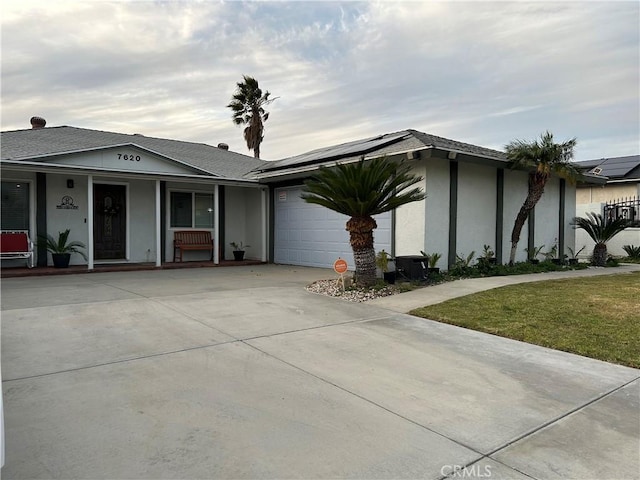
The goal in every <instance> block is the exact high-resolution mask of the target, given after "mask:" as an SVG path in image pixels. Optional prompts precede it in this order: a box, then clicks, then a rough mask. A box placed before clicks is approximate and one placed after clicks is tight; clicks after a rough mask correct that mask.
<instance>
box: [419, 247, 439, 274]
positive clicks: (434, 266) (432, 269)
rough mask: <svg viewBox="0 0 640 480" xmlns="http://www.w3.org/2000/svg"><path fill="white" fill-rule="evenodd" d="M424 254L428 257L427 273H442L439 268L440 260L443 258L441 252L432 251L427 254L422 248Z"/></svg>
mask: <svg viewBox="0 0 640 480" xmlns="http://www.w3.org/2000/svg"><path fill="white" fill-rule="evenodd" d="M420 253H421V254H422V256H423V257H424V258H425V259H426V262H427V265H428V267H427V272H426V273H427V275H430V274H436V273H440V268H438V261H439V260H440V259H441V258H442V255H441V254H440V253H431V254H427V253H425V252H423V251H422V250H420Z"/></svg>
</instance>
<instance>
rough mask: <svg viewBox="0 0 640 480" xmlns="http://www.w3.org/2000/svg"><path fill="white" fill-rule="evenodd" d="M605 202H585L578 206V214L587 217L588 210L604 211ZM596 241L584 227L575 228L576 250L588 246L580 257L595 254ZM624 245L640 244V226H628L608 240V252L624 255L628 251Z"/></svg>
mask: <svg viewBox="0 0 640 480" xmlns="http://www.w3.org/2000/svg"><path fill="white" fill-rule="evenodd" d="M603 207H604V204H602V203H584V204H582V205H577V206H576V216H577V217H586V213H587V212H594V213H602V209H603ZM594 245H595V242H594V241H593V240H591V237H589V235H587V233H586V232H585V231H584V230H582V229H576V230H575V246H576V248H575V250H580V249H581V248H582V247H583V246H585V247H586V248H585V249H584V250H583V251H582V253H581V254H580V256H579V258H581V259H588V258H590V257H591V255H592V254H593V247H594ZM624 245H635V246H640V228H627V229H625V230H624V231H623V232H621V233H619V234H618V235H616V236H615V237H613V238H612V239H611V240H609V242H607V252H608V253H609V254H610V255H614V256H619V257H624V256H626V255H627V253H626V252H625V251H624V250H623V249H622V247H623V246H624Z"/></svg>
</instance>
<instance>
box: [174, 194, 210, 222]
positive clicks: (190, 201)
mask: <svg viewBox="0 0 640 480" xmlns="http://www.w3.org/2000/svg"><path fill="white" fill-rule="evenodd" d="M171 228H213V194H211V193H197V192H171Z"/></svg>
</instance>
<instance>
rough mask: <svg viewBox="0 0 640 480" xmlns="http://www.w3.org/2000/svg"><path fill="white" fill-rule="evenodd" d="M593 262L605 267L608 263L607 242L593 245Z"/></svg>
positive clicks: (597, 265) (595, 264)
mask: <svg viewBox="0 0 640 480" xmlns="http://www.w3.org/2000/svg"><path fill="white" fill-rule="evenodd" d="M591 263H592V264H593V265H594V266H596V267H604V266H605V265H606V264H607V244H606V243H596V245H595V247H593V257H592V258H591Z"/></svg>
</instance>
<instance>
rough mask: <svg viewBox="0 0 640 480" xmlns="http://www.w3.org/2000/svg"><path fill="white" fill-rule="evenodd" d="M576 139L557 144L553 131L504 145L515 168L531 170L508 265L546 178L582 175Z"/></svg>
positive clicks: (576, 177) (573, 181) (514, 253)
mask: <svg viewBox="0 0 640 480" xmlns="http://www.w3.org/2000/svg"><path fill="white" fill-rule="evenodd" d="M576 143H577V141H576V139H575V138H572V139H571V140H568V141H566V142H564V143H555V142H554V141H553V134H552V133H550V132H548V131H547V132H545V133H543V134H542V135H541V136H540V140H534V141H533V142H526V141H523V140H514V141H513V142H511V143H509V144H508V145H506V146H505V151H506V153H507V158H508V159H509V160H510V161H511V167H512V168H519V169H527V170H529V187H528V192H527V198H526V199H525V201H524V203H523V204H522V207H520V211H519V212H518V215H517V217H516V221H515V223H514V225H513V230H512V231H511V255H510V256H509V264H510V265H513V262H514V261H515V259H516V250H517V248H518V242H519V241H520V233H521V232H522V227H523V226H524V223H525V221H526V220H527V218H528V217H529V214H530V213H531V211H532V210H533V209H534V207H535V206H536V204H537V203H538V201H539V200H540V198H541V197H542V194H543V193H544V187H545V185H546V184H547V181H548V180H549V178H551V176H552V175H553V174H555V175H557V176H559V177H560V178H564V179H565V180H568V181H569V182H570V183H572V184H575V182H576V180H577V179H578V178H579V177H580V176H581V173H580V171H579V170H578V168H577V167H576V166H575V165H574V164H573V163H571V159H572V158H573V149H574V148H575V146H576Z"/></svg>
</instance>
